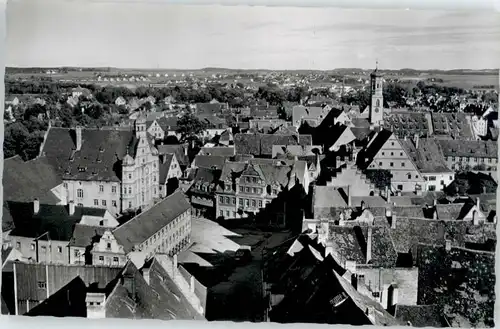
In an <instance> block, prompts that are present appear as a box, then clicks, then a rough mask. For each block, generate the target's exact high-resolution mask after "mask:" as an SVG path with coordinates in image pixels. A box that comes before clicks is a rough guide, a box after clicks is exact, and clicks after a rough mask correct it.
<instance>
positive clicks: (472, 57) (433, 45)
mask: <svg viewBox="0 0 500 329" xmlns="http://www.w3.org/2000/svg"><path fill="white" fill-rule="evenodd" d="M6 16H7V24H6V28H7V32H6V34H7V53H6V65H7V66H22V67H34V66H37V67H56V66H81V67H107V66H111V67H119V68H144V69H146V68H148V69H149V68H163V69H199V68H204V67H224V68H233V69H274V70H281V69H319V70H327V69H334V68H346V67H349V68H351V67H357V68H372V67H374V65H375V62H376V61H377V60H378V62H379V67H380V68H384V69H400V68H414V69H489V68H498V58H500V42H499V41H500V28H499V27H500V20H499V18H500V14H498V13H495V12H494V11H491V10H490V11H482V12H477V11H476V12H474V11H458V12H444V11H435V10H433V11H430V10H428V11H424V10H368V9H340V8H330V7H323V8H321V7H315V8H304V7H302V8H301V7H277V6H274V7H265V6H222V5H179V4H165V3H159V2H153V1H150V2H149V3H148V1H142V3H138V2H133V1H125V2H121V3H120V2H119V1H114V2H102V1H95V0H94V1H80V0H72V1H63V0H43V1H40V0H36V1H35V0H11V1H9V2H8V4H7V11H6Z"/></svg>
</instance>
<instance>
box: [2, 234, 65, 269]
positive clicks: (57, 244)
mask: <svg viewBox="0 0 500 329" xmlns="http://www.w3.org/2000/svg"><path fill="white" fill-rule="evenodd" d="M9 238H10V240H11V243H12V246H13V247H14V248H15V249H17V250H18V251H19V252H20V253H21V254H22V255H23V257H24V258H25V259H26V260H28V259H30V258H31V259H32V260H33V261H34V262H35V261H36V243H35V241H34V239H33V238H26V237H21V236H12V235H10V236H9ZM18 244H20V245H18ZM68 244H69V241H56V240H50V241H43V240H39V241H38V261H39V262H40V263H56V264H69V247H68Z"/></svg>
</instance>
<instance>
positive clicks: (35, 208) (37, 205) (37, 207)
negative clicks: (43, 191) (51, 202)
mask: <svg viewBox="0 0 500 329" xmlns="http://www.w3.org/2000/svg"><path fill="white" fill-rule="evenodd" d="M39 211H40V201H39V200H38V199H37V198H35V199H34V200H33V213H34V214H38V212H39Z"/></svg>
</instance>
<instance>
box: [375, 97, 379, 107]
mask: <svg viewBox="0 0 500 329" xmlns="http://www.w3.org/2000/svg"><path fill="white" fill-rule="evenodd" d="M376 106H377V107H380V99H377V102H376Z"/></svg>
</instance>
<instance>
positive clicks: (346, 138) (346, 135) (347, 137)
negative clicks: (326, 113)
mask: <svg viewBox="0 0 500 329" xmlns="http://www.w3.org/2000/svg"><path fill="white" fill-rule="evenodd" d="M342 114H344V113H342ZM355 139H356V136H354V134H353V133H352V131H351V129H349V128H346V129H345V130H344V132H343V133H342V135H340V137H339V139H337V140H336V141H335V143H334V144H333V145H332V146H331V147H330V148H329V151H334V150H335V149H336V148H338V147H340V146H342V145H347V144H349V143H350V142H352V141H354V140H355Z"/></svg>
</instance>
